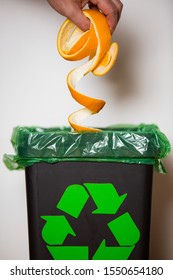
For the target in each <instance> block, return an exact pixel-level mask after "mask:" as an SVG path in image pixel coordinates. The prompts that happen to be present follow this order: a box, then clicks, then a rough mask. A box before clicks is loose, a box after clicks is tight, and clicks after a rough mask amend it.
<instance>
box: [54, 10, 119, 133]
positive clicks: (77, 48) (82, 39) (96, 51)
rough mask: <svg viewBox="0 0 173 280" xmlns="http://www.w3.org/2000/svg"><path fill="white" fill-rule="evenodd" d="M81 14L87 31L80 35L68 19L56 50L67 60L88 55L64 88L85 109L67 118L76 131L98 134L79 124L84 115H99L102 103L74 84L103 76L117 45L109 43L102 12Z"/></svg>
mask: <svg viewBox="0 0 173 280" xmlns="http://www.w3.org/2000/svg"><path fill="white" fill-rule="evenodd" d="M83 12H84V14H85V16H86V17H88V18H89V19H90V29H89V30H88V31H86V32H83V31H82V30H81V29H79V28H78V27H77V26H76V25H75V24H74V23H73V22H72V21H70V20H69V19H67V20H66V21H65V22H64V23H63V25H62V26H61V28H60V31H59V33H58V40H57V48H58V51H59V53H60V55H61V56H62V57H63V58H65V59H67V60H71V61H74V60H81V59H83V58H85V57H87V56H89V61H88V62H86V63H85V64H84V65H82V66H80V67H78V68H76V69H73V70H72V71H71V72H70V73H69V74H68V76H67V85H68V88H69V90H70V92H71V95H72V97H73V98H74V99H75V100H76V101H77V102H78V103H80V104H81V105H83V106H84V108H82V109H80V110H78V111H76V112H74V113H72V114H71V115H70V116H69V117H68V121H69V123H70V125H71V127H72V128H73V129H74V131H76V132H82V131H91V132H97V131H100V130H99V129H97V128H90V127H84V126H82V125H81V122H82V120H84V119H85V118H86V117H87V116H89V115H92V114H96V113H98V112H99V111H100V110H101V109H102V108H103V106H104V105H105V101H104V100H100V99H96V98H92V97H89V96H86V95H84V94H82V93H80V92H78V91H77V90H76V85H77V83H78V82H79V80H80V79H82V78H83V77H84V76H85V75H86V74H88V73H89V72H92V73H93V74H94V75H96V76H102V75H104V74H106V73H107V72H108V71H109V70H110V69H111V68H112V66H113V64H114V62H115V60H116V58H117V54H118V44H117V43H116V42H113V43H111V33H110V30H109V26H108V23H107V21H106V18H105V16H104V15H103V14H102V13H101V12H99V11H97V10H84V11H83Z"/></svg>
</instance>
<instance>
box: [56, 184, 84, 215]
mask: <svg viewBox="0 0 173 280" xmlns="http://www.w3.org/2000/svg"><path fill="white" fill-rule="evenodd" d="M88 198H89V195H88V193H87V192H86V190H85V188H84V187H83V186H81V185H78V184H74V185H70V186H68V187H67V188H66V190H65V192H64V194H63V195H62V197H61V199H60V201H59V203H58V204H57V208H58V209H60V210H62V211H64V212H65V213H67V214H69V215H71V216H73V217H75V218H78V217H79V215H80V212H81V211H82V209H83V207H84V205H85V203H86V202H87V200H88Z"/></svg>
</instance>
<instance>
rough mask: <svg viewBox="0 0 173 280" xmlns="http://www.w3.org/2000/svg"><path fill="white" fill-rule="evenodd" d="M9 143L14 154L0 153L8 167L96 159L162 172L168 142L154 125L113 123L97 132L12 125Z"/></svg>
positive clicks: (17, 167) (11, 168)
mask: <svg viewBox="0 0 173 280" xmlns="http://www.w3.org/2000/svg"><path fill="white" fill-rule="evenodd" d="M11 142H12V145H13V147H14V150H15V155H7V154H5V155H4V163H5V164H6V166H7V167H8V168H9V169H10V170H14V169H23V168H25V167H27V166H30V165H32V164H34V163H37V162H47V163H56V162H60V161H96V162H101V161H103V162H124V163H136V164H152V165H154V166H155V168H156V169H157V170H158V171H159V172H162V173H165V169H164V167H163V165H162V162H161V159H162V158H165V157H166V156H167V155H168V154H169V152H170V143H169V141H168V139H167V137H166V136H165V135H164V134H163V133H162V132H161V131H160V130H159V128H158V126H156V125H154V124H151V125H145V124H140V125H138V126H135V125H123V126H121V125H116V126H111V127H107V128H104V129H102V131H101V132H83V133H75V132H71V128H70V127H62V128H61V127H59V128H57V127H55V128H41V127H16V128H14V130H13V133H12V138H11Z"/></svg>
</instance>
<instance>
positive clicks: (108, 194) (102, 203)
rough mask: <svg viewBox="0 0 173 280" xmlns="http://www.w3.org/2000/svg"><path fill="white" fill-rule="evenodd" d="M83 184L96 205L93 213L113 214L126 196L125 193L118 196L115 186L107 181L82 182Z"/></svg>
mask: <svg viewBox="0 0 173 280" xmlns="http://www.w3.org/2000/svg"><path fill="white" fill-rule="evenodd" d="M84 186H85V187H86V188H87V189H88V191H89V193H90V195H91V197H92V198H93V200H94V202H95V204H96V205H97V209H96V210H94V211H93V212H92V213H93V214H115V213H116V212H117V210H118V209H119V207H120V206H121V204H122V203H123V201H124V200H125V198H126V196H127V194H123V195H121V196H119V194H118V193H117V191H116V189H115V187H114V186H113V185H112V184H109V183H108V184H105V183H104V184H96V183H84Z"/></svg>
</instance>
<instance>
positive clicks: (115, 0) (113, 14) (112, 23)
mask: <svg viewBox="0 0 173 280" xmlns="http://www.w3.org/2000/svg"><path fill="white" fill-rule="evenodd" d="M90 2H91V3H92V4H94V5H97V6H98V9H99V10H100V11H101V12H102V13H103V14H104V15H105V16H106V18H107V22H108V25H109V28H110V31H111V33H113V32H114V30H115V27H116V25H117V23H118V20H119V18H120V16H121V11H122V4H121V1H120V0H111V1H110V0H90Z"/></svg>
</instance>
